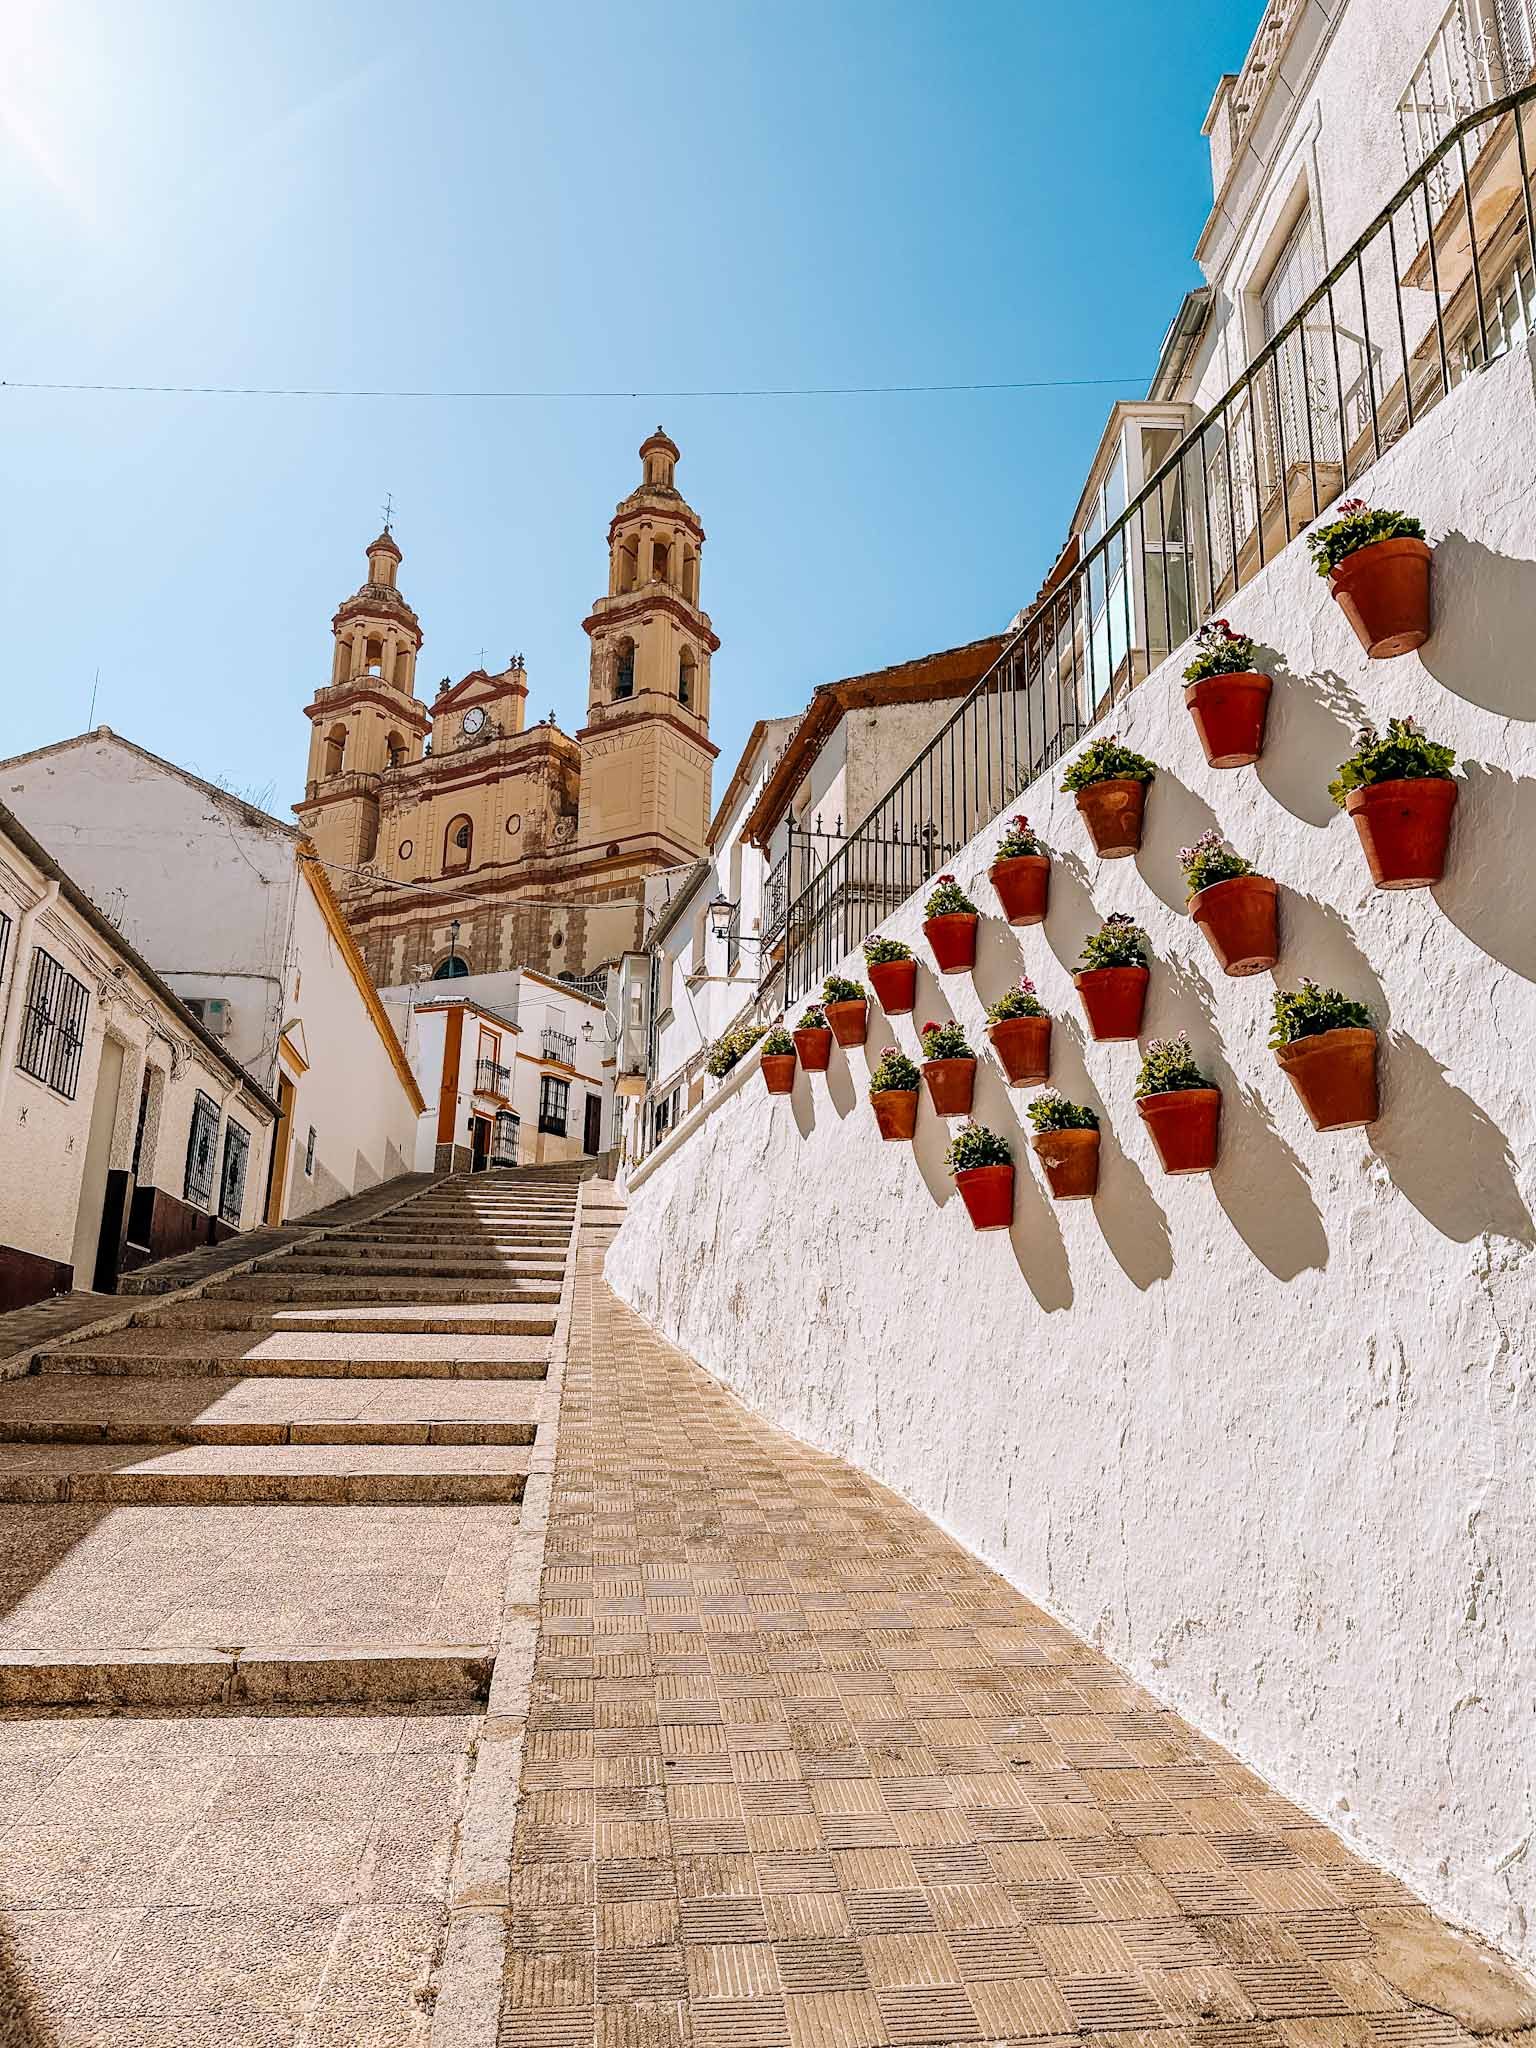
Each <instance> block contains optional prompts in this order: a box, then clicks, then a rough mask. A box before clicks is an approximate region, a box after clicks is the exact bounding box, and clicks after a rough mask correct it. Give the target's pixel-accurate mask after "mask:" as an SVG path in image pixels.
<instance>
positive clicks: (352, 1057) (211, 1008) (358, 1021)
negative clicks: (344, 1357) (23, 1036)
mask: <svg viewBox="0 0 1536 2048" xmlns="http://www.w3.org/2000/svg"><path fill="white" fill-rule="evenodd" d="M0 798H3V800H4V801H6V802H8V803H10V804H12V805H13V806H14V807H15V809H16V811H17V813H18V815H19V816H20V817H21V818H22V820H23V821H24V823H25V824H27V825H28V827H29V828H30V829H32V830H33V831H35V832H36V833H37V834H38V837H39V838H40V839H41V840H42V841H43V842H44V844H46V845H49V846H50V848H51V850H54V851H56V853H57V855H58V857H59V859H60V860H61V861H62V862H63V863H64V865H65V866H66V867H67V868H69V870H70V871H71V873H73V874H75V875H76V876H77V877H78V880H79V883H80V886H81V887H82V888H83V889H84V890H85V891H86V893H87V894H88V895H89V896H90V897H91V899H92V901H93V902H95V903H96V904H97V906H98V907H99V908H100V909H101V910H102V911H103V912H104V914H106V915H107V916H108V917H109V918H111V919H112V921H113V922H114V923H115V924H117V925H118V926H119V928H120V929H121V930H122V932H123V934H124V936H125V937H126V938H127V939H128V940H129V941H130V942H131V943H132V944H133V945H134V946H136V947H137V948H138V950H139V951H140V952H141V953H142V954H143V956H144V957H145V959H147V960H148V961H149V962H150V963H151V964H152V965H153V966H154V967H155V969H156V971H157V972H158V973H160V974H161V975H162V976H163V977H164V979H165V980H166V982H167V983H168V984H169V985H170V987H171V988H173V989H174V990H175V992H176V994H177V995H178V996H179V997H181V999H182V1000H183V1001H185V1002H190V1003H193V1004H195V1005H201V1006H202V1012H203V1015H204V1018H205V1021H206V1022H207V1024H208V1026H209V1028H210V1029H211V1030H213V1031H214V1032H215V1034H216V1035H219V1037H220V1042H221V1043H222V1044H223V1045H224V1047H225V1048H226V1049H227V1050H228V1051H229V1053H230V1054H231V1056H232V1057H233V1058H234V1059H236V1060H237V1061H239V1063H240V1064H241V1065H242V1066H244V1067H245V1069H246V1070H247V1072H249V1073H250V1074H251V1075H252V1076H253V1077H254V1078H255V1079H256V1080H257V1081H258V1082H259V1083H260V1084H261V1085H262V1086H263V1087H264V1088H267V1089H269V1090H270V1091H271V1092H272V1093H273V1094H274V1095H278V1096H280V1097H281V1099H282V1100H283V1101H284V1104H285V1107H286V1108H287V1109H288V1111H289V1123H290V1130H291V1135H290V1131H284V1132H282V1133H280V1135H279V1140H278V1146H279V1161H278V1178H279V1181H280V1184H281V1210H280V1211H279V1210H278V1209H277V1207H276V1206H274V1210H273V1215H272V1220H273V1221H278V1220H282V1221H289V1220H291V1219H293V1218H296V1217H299V1216H303V1215H307V1214H308V1213H309V1212H310V1211H311V1210H314V1209H318V1208H323V1207H324V1206H325V1205H326V1204H327V1203H328V1202H332V1201H336V1200H339V1199H341V1198H342V1197H344V1196H346V1195H350V1194H355V1193H360V1192H361V1191H362V1190H363V1189H365V1188H368V1187H372V1186H375V1185H376V1184H377V1183H378V1182H379V1181H381V1180H388V1179H392V1178H394V1177H395V1176H396V1175H397V1174H399V1173H402V1172H408V1171H410V1170H411V1161H412V1158H413V1156H414V1152H415V1144H416V1123H417V1119H418V1116H419V1113H420V1111H419V1105H418V1102H417V1100H416V1098H415V1095H414V1087H413V1083H412V1082H411V1079H410V1075H409V1071H408V1069H407V1068H406V1067H405V1063H404V1060H403V1057H402V1055H401V1049H400V1047H399V1045H398V1043H396V1042H394V1040H393V1038H392V1035H391V1027H390V1026H389V1024H388V1021H387V1018H386V1017H385V1014H384V1012H383V1010H382V1008H381V1007H380V1005H379V1001H378V996H377V991H375V990H374V988H373V985H372V983H371V981H369V979H368V975H367V970H366V969H365V968H364V966H363V964H362V957H361V955H360V954H359V953H358V951H357V949H356V947H355V946H354V945H352V944H351V943H350V941H349V940H348V938H347V937H346V935H345V932H344V928H343V927H342V924H341V921H340V913H339V911H338V910H337V908H336V904H335V901H334V896H333V893H332V892H331V890H330V887H329V884H328V883H327V882H326V881H325V879H324V876H323V872H322V871H321V870H319V869H318V868H317V867H316V866H315V864H314V863H313V862H309V861H306V860H304V859H302V858H301V857H300V850H301V848H302V847H303V845H304V842H303V840H302V838H301V836H300V835H299V834H298V833H297V832H295V831H294V829H293V828H292V827H291V826H289V825H285V824H284V823H283V822H282V821H281V820H280V819H277V818H273V817H269V816H268V815H267V813H266V812H264V811H261V810H258V809H256V808H255V807H254V806H253V805H251V804H249V803H246V802H245V801H243V800H242V799H241V798H239V797H236V796H232V795H230V794H229V793H228V792H227V791H225V790H221V789H218V788H216V787H215V786H214V785H212V784H210V783H206V782H204V781H202V780H200V779H199V778H198V777H196V776H193V775H189V774H187V773H186V772H184V771H183V770H182V769H180V768H178V767H176V766H175V765H174V763H172V762H169V761H163V760H161V759H160V757H159V756H158V755H155V754H150V753H147V752H146V751H145V750H144V749H143V748H141V747H137V746H135V745H134V744H133V743H132V742H131V741H128V740H125V739H123V738H122V737H121V735H119V734H117V733H113V732H112V731H110V730H109V729H108V728H107V727H105V726H102V727H99V728H98V729H97V730H96V731H94V732H90V733H84V734H82V735H81V736H80V737H79V738H77V739H74V740H66V741H64V742H62V743H60V744H59V745H57V746H53V747H43V748H40V749H38V750H37V751H36V752H35V753H31V754H24V755H19V756H17V757H16V758H14V759H13V760H10V761H5V762H0ZM219 1006H222V1007H219ZM311 1132H313V1134H314V1136H313V1142H311V1137H310V1134H311Z"/></svg>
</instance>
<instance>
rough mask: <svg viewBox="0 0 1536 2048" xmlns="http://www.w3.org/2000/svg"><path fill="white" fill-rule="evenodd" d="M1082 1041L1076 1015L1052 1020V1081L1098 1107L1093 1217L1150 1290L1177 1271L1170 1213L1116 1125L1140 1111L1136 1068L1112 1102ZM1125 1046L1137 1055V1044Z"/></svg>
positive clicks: (1121, 1263) (1121, 1261) (1072, 1097)
mask: <svg viewBox="0 0 1536 2048" xmlns="http://www.w3.org/2000/svg"><path fill="white" fill-rule="evenodd" d="M1083 1046H1084V1035H1083V1026H1082V1024H1081V1022H1080V1021H1079V1020H1078V1019H1077V1018H1076V1017H1071V1016H1067V1017H1057V1018H1055V1019H1054V1020H1053V1022H1052V1024H1051V1078H1050V1084H1049V1085H1050V1086H1051V1087H1052V1088H1056V1089H1059V1090H1060V1092H1061V1093H1062V1094H1063V1095H1065V1096H1066V1098H1067V1100H1068V1101H1069V1102H1081V1103H1084V1104H1086V1106H1087V1107H1088V1108H1089V1109H1092V1110H1097V1112H1098V1117H1099V1191H1098V1193H1097V1194H1096V1195H1095V1196H1094V1198H1093V1203H1092V1208H1093V1213H1094V1217H1095V1219H1096V1220H1097V1222H1098V1226H1099V1231H1100V1234H1101V1236H1102V1237H1103V1239H1104V1242H1105V1244H1106V1245H1107V1246H1108V1247H1109V1252H1110V1256H1111V1258H1113V1260H1114V1261H1115V1264H1116V1265H1117V1266H1118V1267H1119V1268H1120V1270H1121V1272H1122V1273H1124V1275H1125V1277H1126V1278H1127V1280H1129V1281H1130V1283H1131V1285H1132V1286H1133V1287H1138V1288H1140V1289H1142V1290H1143V1291H1145V1290H1146V1289H1147V1288H1148V1287H1152V1286H1155V1285H1156V1283H1157V1282H1158V1281H1159V1280H1166V1279H1167V1278H1168V1276H1169V1274H1170V1273H1172V1271H1173V1239H1172V1236H1171V1234H1170V1232H1169V1229H1168V1218H1167V1216H1166V1215H1165V1213H1164V1212H1163V1210H1162V1209H1161V1208H1160V1207H1159V1206H1158V1202H1157V1198H1156V1196H1155V1195H1154V1194H1153V1192H1152V1189H1151V1187H1150V1186H1149V1184H1148V1182H1147V1177H1146V1175H1145V1174H1144V1173H1143V1172H1142V1170H1141V1168H1140V1167H1139V1166H1138V1165H1137V1163H1136V1161H1135V1160H1134V1159H1133V1158H1132V1157H1131V1155H1130V1154H1129V1153H1128V1152H1127V1151H1126V1150H1125V1148H1124V1146H1123V1145H1122V1144H1121V1143H1120V1140H1119V1138H1118V1136H1117V1135H1116V1131H1115V1123H1116V1119H1117V1118H1119V1117H1123V1116H1124V1114H1125V1113H1126V1110H1127V1109H1129V1112H1130V1114H1131V1115H1132V1116H1134V1115H1135V1114H1136V1110H1135V1105H1134V1103H1132V1102H1131V1100H1130V1091H1131V1088H1132V1087H1133V1085H1134V1082H1135V1069H1134V1067H1132V1068H1128V1069H1127V1073H1126V1081H1125V1096H1126V1100H1125V1102H1124V1103H1120V1102H1116V1103H1115V1104H1114V1105H1112V1106H1111V1105H1107V1104H1106V1103H1105V1101H1104V1098H1103V1096H1102V1095H1101V1094H1100V1093H1099V1091H1098V1089H1097V1088H1096V1087H1095V1086H1094V1083H1093V1077H1092V1075H1091V1074H1090V1073H1089V1072H1088V1064H1087V1061H1086V1060H1085V1059H1084V1057H1083ZM1125 1049H1126V1050H1127V1051H1129V1052H1131V1053H1132V1056H1133V1057H1134V1048H1125ZM1031 1159H1033V1155H1032V1154H1031ZM1047 1199H1048V1198H1047Z"/></svg>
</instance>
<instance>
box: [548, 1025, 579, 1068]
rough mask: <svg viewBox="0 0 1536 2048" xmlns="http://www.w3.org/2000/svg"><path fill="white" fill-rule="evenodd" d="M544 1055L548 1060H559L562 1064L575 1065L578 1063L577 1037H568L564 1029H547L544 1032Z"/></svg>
mask: <svg viewBox="0 0 1536 2048" xmlns="http://www.w3.org/2000/svg"><path fill="white" fill-rule="evenodd" d="M544 1057H545V1059H547V1060H559V1061H560V1063H561V1065H562V1066H566V1067H574V1066H575V1064H576V1041H575V1039H574V1038H568V1037H567V1036H566V1034H565V1033H564V1032H563V1031H546V1032H545V1033H544Z"/></svg>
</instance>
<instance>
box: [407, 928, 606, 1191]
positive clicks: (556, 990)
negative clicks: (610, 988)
mask: <svg viewBox="0 0 1536 2048" xmlns="http://www.w3.org/2000/svg"><path fill="white" fill-rule="evenodd" d="M383 993H384V1000H385V1002H386V1004H387V1006H388V1009H389V1013H390V1016H391V1018H392V1020H393V1022H394V1024H395V1028H396V1029H397V1031H398V1033H399V1035H400V1037H401V1040H402V1042H403V1043H404V1045H405V1047H406V1053H407V1057H408V1059H409V1060H410V1063H411V1070H412V1072H413V1073H414V1074H415V1076H416V1080H417V1083H418V1085H419V1087H420V1089H421V1093H422V1096H423V1098H424V1100H425V1105H426V1107H425V1111H424V1113H423V1114H422V1116H421V1117H420V1119H419V1120H418V1124H417V1130H416V1139H415V1161H416V1167H417V1170H418V1171H420V1172H423V1173H425V1172H430V1171H431V1170H432V1169H433V1167H434V1165H436V1166H437V1168H438V1169H439V1170H447V1169H448V1168H449V1167H450V1166H451V1167H453V1168H455V1169H458V1170H465V1169H469V1168H470V1167H471V1165H472V1162H473V1159H474V1156H475V1145H474V1137H475V1133H474V1130H473V1125H474V1123H475V1122H476V1121H477V1120H478V1121H479V1122H481V1123H482V1124H484V1125H486V1126H488V1128H487V1130H486V1131H485V1132H484V1133H483V1135H482V1148H487V1147H488V1148H489V1149H490V1154H491V1163H492V1164H508V1163H512V1161H513V1160H515V1163H516V1164H517V1165H519V1166H545V1165H550V1164H555V1163H559V1162H562V1161H566V1160H575V1159H582V1158H588V1157H593V1156H595V1155H596V1154H597V1153H599V1152H602V1151H604V1150H606V1149H607V1148H608V1147H609V1146H610V1145H612V1144H614V1143H615V1142H616V1138H615V1106H614V1088H613V1077H614V1052H613V1039H612V1030H611V1026H610V1023H609V1020H608V1011H607V1005H606V1003H605V1002H604V1001H603V1000H602V999H601V998H599V997H597V996H595V995H588V994H584V993H582V992H581V991H580V990H577V989H575V988H572V987H571V986H570V985H569V984H567V983H564V982H561V981H558V980H556V979H554V978H553V977H550V976H547V975H543V974H538V973H536V972H535V971H534V970H533V969H532V968H512V969H509V970H507V971H506V972H503V973H499V974H473V975H461V976H459V977H458V978H457V979H456V980H453V981H425V982H421V983H420V984H417V985H415V986H413V987H411V988H393V989H386V990H385V991H384V992H383ZM454 1020H456V1021H454ZM594 1101H595V1102H596V1104H597V1105H598V1107H597V1108H596V1109H589V1107H588V1105H589V1104H590V1103H592V1102H594ZM589 1138H595V1141H596V1142H595V1143H593V1144H591V1145H590V1146H589V1144H588V1140H589ZM449 1153H451V1156H448V1154H449ZM498 1153H500V1154H502V1155H504V1156H502V1157H501V1158H498V1157H497V1156H496V1155H497V1154H498ZM507 1155H510V1156H507Z"/></svg>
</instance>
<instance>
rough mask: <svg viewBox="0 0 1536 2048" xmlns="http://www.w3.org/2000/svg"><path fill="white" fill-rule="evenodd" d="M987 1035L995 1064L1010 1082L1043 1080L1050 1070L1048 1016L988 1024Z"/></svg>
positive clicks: (1009, 1018) (1004, 1020) (1049, 1022)
mask: <svg viewBox="0 0 1536 2048" xmlns="http://www.w3.org/2000/svg"><path fill="white" fill-rule="evenodd" d="M987 1036H988V1038H990V1039H991V1041H992V1050H993V1051H994V1052H995V1053H996V1054H997V1063H998V1065H999V1066H1000V1067H1001V1068H1002V1070H1003V1072H1004V1073H1005V1074H1006V1075H1007V1076H1008V1078H1009V1080H1010V1081H1015V1082H1020V1081H1043V1080H1044V1079H1045V1077H1046V1075H1047V1074H1048V1073H1049V1072H1050V1070H1051V1020H1050V1018H1049V1017H1005V1018H1004V1019H1003V1020H1002V1022H1001V1023H1000V1024H989V1025H988V1026H987Z"/></svg>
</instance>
